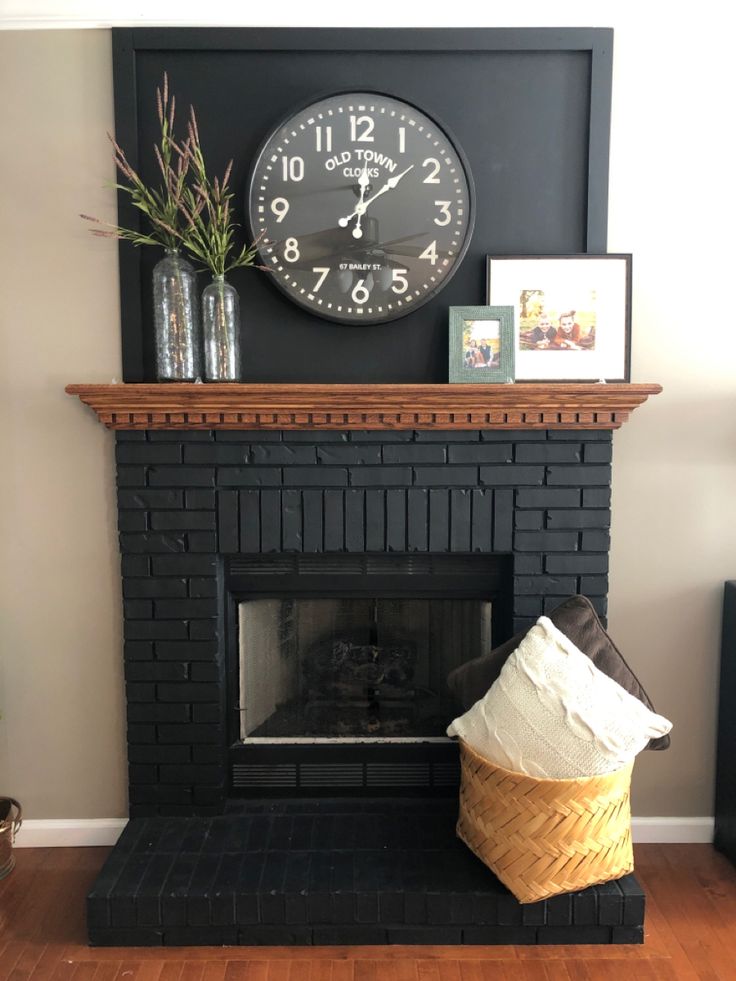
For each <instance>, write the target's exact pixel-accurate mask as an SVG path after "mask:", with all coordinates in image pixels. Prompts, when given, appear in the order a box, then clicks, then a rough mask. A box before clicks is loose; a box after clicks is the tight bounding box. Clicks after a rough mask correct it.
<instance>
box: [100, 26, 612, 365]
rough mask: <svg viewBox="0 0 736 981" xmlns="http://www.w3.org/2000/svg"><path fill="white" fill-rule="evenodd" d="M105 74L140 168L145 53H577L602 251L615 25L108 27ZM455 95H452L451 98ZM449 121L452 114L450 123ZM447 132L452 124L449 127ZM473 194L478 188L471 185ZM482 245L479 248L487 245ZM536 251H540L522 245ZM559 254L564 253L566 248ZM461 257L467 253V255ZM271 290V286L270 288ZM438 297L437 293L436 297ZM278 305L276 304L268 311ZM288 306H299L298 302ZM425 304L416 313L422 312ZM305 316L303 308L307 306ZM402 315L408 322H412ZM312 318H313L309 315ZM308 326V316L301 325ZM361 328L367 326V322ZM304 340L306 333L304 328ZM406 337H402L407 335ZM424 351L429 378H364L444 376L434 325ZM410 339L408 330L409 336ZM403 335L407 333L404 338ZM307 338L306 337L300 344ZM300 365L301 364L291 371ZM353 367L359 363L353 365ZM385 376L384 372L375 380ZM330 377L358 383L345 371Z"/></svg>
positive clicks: (129, 361) (140, 358)
mask: <svg viewBox="0 0 736 981" xmlns="http://www.w3.org/2000/svg"><path fill="white" fill-rule="evenodd" d="M112 39H113V71H114V87H115V119H116V137H117V139H118V141H119V142H120V144H121V145H122V146H123V147H124V148H125V150H126V153H127V154H128V158H129V160H130V163H131V165H132V166H133V167H134V168H137V167H138V166H139V152H138V151H139V147H138V144H139V136H140V128H139V120H138V118H137V104H138V84H139V83H138V66H137V59H138V57H139V55H142V54H145V53H148V54H150V53H151V52H158V51H160V52H162V53H166V52H174V51H179V52H183V51H186V52H188V53H190V54H191V53H196V54H198V53H200V52H201V53H202V54H203V55H204V54H207V53H210V54H211V53H214V52H217V53H220V52H233V51H237V52H259V53H263V52H282V53H283V52H289V51H294V52H305V51H312V52H353V51H354V52H380V53H383V54H386V55H391V57H392V58H393V57H394V56H395V58H396V59H402V58H403V57H405V55H406V53H417V52H423V53H425V54H427V55H428V56H431V55H432V54H434V53H437V54H438V55H439V54H440V53H442V54H447V53H448V52H450V53H453V54H456V55H457V57H458V58H464V57H467V56H468V55H481V56H482V55H483V54H484V53H485V54H498V53H505V54H508V53H512V54H513V53H518V52H535V53H539V52H542V53H549V52H575V53H583V54H585V55H586V56H587V58H588V71H587V79H588V91H587V92H586V93H584V97H585V99H586V100H587V102H586V104H587V105H588V107H589V119H588V125H587V136H588V146H587V166H586V174H585V177H586V185H585V186H584V187H581V188H580V195H581V200H580V202H579V203H580V206H581V209H582V212H583V214H584V219H585V221H584V224H585V228H584V232H583V235H582V239H583V240H581V241H580V243H579V245H580V248H579V251H580V252H605V251H606V229H607V216H608V215H607V213H608V155H609V130H610V114H611V77H612V47H613V31H612V29H609V28H538V29H537V28H528V29H527V28H499V29H496V28H488V29H471V28H456V29H435V28H424V29H404V28H401V29H393V28H377V29H373V28H353V29H337V28H267V29H256V28H242V29H216V28H211V29H210V28H207V29H200V28H132V29H131V28H116V29H114V30H113V32H112ZM461 96H462V99H463V100H465V101H466V102H467V100H475V104H476V105H477V106H478V109H479V111H482V107H483V105H484V100H486V99H487V95H486V93H485V92H483V91H477V92H474V91H463V92H462V93H461ZM459 97H460V96H459ZM448 123H449V124H450V125H452V120H451V119H448ZM453 128H454V127H453ZM478 191H479V192H480V189H478ZM118 213H119V220H120V223H121V224H122V225H125V226H127V227H133V228H135V227H137V226H138V219H139V213H138V212H137V211H136V209H134V208H133V207H132V206H131V204H130V200H129V197H128V195H126V194H124V193H122V192H119V195H118ZM143 251H144V250H142V249H135V248H133V247H131V246H130V245H129V244H128V243H124V242H123V243H121V244H120V290H121V317H122V360H123V380H124V381H125V382H140V381H145V380H150V379H151V378H152V377H153V375H152V358H151V352H150V346H151V341H150V338H149V337H147V334H148V333H150V331H148V329H147V323H146V318H147V312H146V310H145V307H146V303H145V296H144V293H145V291H144V289H143V282H144V276H145V273H146V271H147V267H146V265H145V262H146V261H148V260H147V259H146V260H145V261H144V259H143ZM486 251H487V250H486ZM529 251H530V252H538V251H539V248H530V249H529ZM562 251H566V252H568V251H570V249H569V248H564V249H562ZM465 261H466V262H467V261H468V260H467V257H466V260H465ZM477 278H478V290H479V293H478V296H477V297H474V296H467V297H465V299H464V302H467V303H471V302H475V301H477V302H480V300H481V292H480V291H481V289H482V286H481V279H482V270H480V269H479V270H478V277H477ZM273 292H274V294H276V293H277V292H278V291H276V290H275V289H274V290H273ZM443 295H444V294H443ZM275 309H278V307H275ZM295 309H299V308H296V307H295ZM425 310H427V307H425V308H423V310H419V311H417V313H416V315H415V316H417V317H419V318H421V317H422V314H423V312H424V311H425ZM305 316H308V315H306V312H305ZM411 316H412V315H411V314H410V315H409V317H407V318H405V319H406V320H409V319H410V318H411ZM315 319H318V318H315ZM305 323H308V321H305ZM366 329H369V328H366ZM307 336H308V334H307ZM408 336H409V335H407V338H408ZM428 336H429V338H430V344H431V346H432V351H431V354H430V356H428V357H427V358H426V359H425V360H426V366H425V365H424V364H422V366H421V368H419V367H418V368H417V371H420V370H421V371H424V372H425V373H426V375H427V376H428V377H425V378H424V379H421V378H419V377H418V376H416V375H415V376H413V377H411V378H408V377H407V378H399V377H396V371H397V370H398V369H397V368H396V367H394V366H393V365H390V364H375V363H373V364H367V365H366V367H365V369H362V368H361V370H364V371H365V373H366V377H365V378H364V379H362V380H365V381H384V380H385V381H400V380H407V381H419V380H425V381H430V382H431V381H444V380H445V378H444V377H441V378H440V377H436V374H437V370H438V366H439V365H440V364H443V363H444V364H445V365H446V347H445V349H444V350H440V349H439V348H440V347H441V346H442V343H443V341H442V337H441V333H440V332H439V331H438V329H437V326H436V323H435V325H434V327H433V333H432V332H430V333H429V334H428ZM415 339H416V335H411V342H415ZM409 342H410V341H409V340H408V339H407V343H409ZM307 344H308V341H305V342H304V346H305V347H306V346H307ZM293 360H294V362H295V363H296V364H301V362H302V361H303V358H302V356H301V352H296V354H295V356H294V358H293ZM294 370H296V371H299V370H301V369H300V368H296V369H292V374H293V372H294ZM304 370H305V371H306V372H307V375H306V376H305V377H299V378H297V377H294V378H291V376H290V377H289V379H286V380H301V381H308V380H322V379H321V378H320V379H317V378H310V377H309V374H308V372H309V370H310V368H309V364H307V365H306V366H305V369H304ZM355 370H358V369H355ZM383 374H388V377H385V378H384V377H383ZM253 380H259V381H260V380H271V381H277V380H279V379H278V378H271V377H268V378H264V377H258V378H255V379H253ZM333 380H357V379H354V378H353V377H350V378H345V379H338V378H334V379H333Z"/></svg>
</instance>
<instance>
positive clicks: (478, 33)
mask: <svg viewBox="0 0 736 981" xmlns="http://www.w3.org/2000/svg"><path fill="white" fill-rule="evenodd" d="M612 37H613V35H612V31H610V30H607V29H565V30H562V29H545V30H541V29H540V30H533V29H513V30H493V29H485V30H466V29H456V30H403V29H402V30H389V29H384V30H368V29H356V30H336V29H334V30H333V29H328V30H323V29H303V30H302V29H280V30H279V29H271V30H250V29H245V30H199V29H170V30H167V29H140V30H130V29H117V30H115V31H113V45H114V65H115V104H116V132H117V136H118V139H119V141H120V142H121V143H122V145H123V146H124V148H125V149H126V151H127V152H128V153H129V155H130V159H131V161H132V162H133V164H134V165H135V166H137V167H138V168H139V170H140V173H141V174H142V176H143V177H144V179H147V180H150V181H154V180H156V179H157V173H156V170H155V166H156V165H155V161H154V158H153V153H152V149H151V148H152V145H153V144H154V143H155V142H156V139H157V135H158V131H157V127H158V123H157V119H156V114H155V90H156V86H157V85H158V84H160V81H161V78H162V74H163V72H164V71H167V72H168V74H169V78H170V84H171V87H172V90H173V91H174V92H175V94H176V97H177V106H178V116H179V121H180V125H179V130H178V131H179V133H180V134H182V135H183V133H184V127H183V123H184V117H185V114H186V112H187V107H188V106H189V104H190V103H192V104H194V106H195V108H196V110H197V114H198V119H199V128H200V135H201V138H202V142H203V145H204V148H205V151H206V153H207V157H208V160H210V161H211V169H212V170H213V171H215V172H220V173H221V172H222V171H223V170H224V168H225V166H226V164H227V161H228V160H229V158H230V157H233V158H234V169H233V178H232V186H233V190H234V191H235V194H236V200H235V203H236V205H237V208H238V211H239V213H240V215H241V216H242V214H243V204H244V196H245V192H246V187H247V181H248V174H249V169H250V166H251V163H252V162H253V159H254V157H255V155H256V153H257V150H258V147H259V145H260V143H261V142H262V140H263V139H264V137H265V136H266V135H267V133H268V132H269V131H270V130H271V128H272V127H274V126H275V125H276V124H277V123H278V122H279V121H280V120H282V119H283V118H284V117H285V116H287V115H288V114H290V112H291V111H293V109H294V108H295V107H297V106H298V105H300V104H304V103H306V102H309V101H311V100H312V99H315V98H318V97H320V96H322V95H325V94H329V93H330V92H335V91H340V90H342V91H345V90H353V89H355V90H358V89H364V90H366V89H367V90H375V91H380V92H385V93H387V94H390V95H394V96H396V97H399V98H401V99H404V100H406V101H409V102H413V103H415V104H416V105H417V106H418V107H419V108H421V109H423V110H425V111H427V112H428V113H429V114H430V115H432V116H435V117H436V118H437V119H438V120H439V121H440V122H441V123H442V124H443V125H445V127H446V128H447V129H448V130H449V131H450V132H451V133H452V134H453V136H454V137H455V139H456V140H457V142H458V143H459V145H460V146H461V147H462V149H463V150H464V152H465V154H466V157H467V159H468V162H469V166H470V170H471V172H472V174H473V178H474V181H475V185H476V223H475V232H474V235H473V239H472V242H471V245H470V249H469V251H468V253H467V255H466V257H465V259H464V261H463V263H462V265H461V267H460V269H459V271H458V272H457V274H456V275H455V276H454V278H453V279H452V280H451V282H450V283H449V284H448V286H447V287H446V288H445V289H444V290H443V291H442V292H441V293H440V294H439V295H438V296H437V297H435V298H434V299H433V300H431V301H430V302H429V303H427V304H426V305H425V306H423V307H421V308H420V309H418V310H416V311H414V312H412V313H410V314H409V315H408V316H406V317H404V318H403V319H401V320H398V321H394V322H393V323H391V324H387V325H379V326H369V327H345V326H341V325H338V324H334V323H330V322H328V321H325V320H322V319H320V318H318V317H316V316H314V315H312V314H310V313H308V312H307V311H305V310H302V309H301V308H298V307H296V306H295V305H294V304H292V303H291V302H290V301H289V300H288V299H287V298H286V297H285V296H284V295H283V294H282V293H281V292H280V291H279V290H278V289H277V288H276V287H275V286H274V285H273V284H272V283H270V282H269V281H268V278H267V276H266V275H264V274H260V273H258V272H255V271H253V270H238V271H236V272H235V273H233V275H232V281H233V283H234V285H235V286H236V287H237V288H238V290H239V292H240V295H241V306H242V313H243V326H242V362H243V377H244V380H247V381H257V382H275V381H285V382H289V381H293V382H297V381H315V382H319V381H321V382H338V381H342V382H444V381H446V380H447V322H448V307H449V306H452V305H466V304H478V303H483V302H485V286H484V257H485V256H486V255H487V254H489V253H537V254H539V253H553V254H554V253H558V254H569V253H576V252H601V251H605V247H606V217H607V185H608V139H609V123H610V95H611V48H612ZM120 218H121V221H122V222H123V223H124V224H131V223H135V221H136V220H137V216H136V213H135V212H134V211H133V210H131V208H130V206H129V203H128V201H127V198H126V197H125V196H121V200H120ZM156 259H157V250H154V249H137V250H136V249H134V248H132V247H131V246H130V245H128V244H127V243H122V244H121V292H122V317H123V325H122V326H123V355H124V379H125V381H128V382H133V381H141V380H152V379H153V341H152V336H151V335H152V330H151V315H150V310H151V289H150V279H151V269H152V267H153V265H154V263H155V261H156ZM205 282H206V280H205V279H204V277H203V278H202V285H204V284H205Z"/></svg>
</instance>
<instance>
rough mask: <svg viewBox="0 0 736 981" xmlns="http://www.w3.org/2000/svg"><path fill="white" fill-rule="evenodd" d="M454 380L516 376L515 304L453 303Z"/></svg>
mask: <svg viewBox="0 0 736 981" xmlns="http://www.w3.org/2000/svg"><path fill="white" fill-rule="evenodd" d="M449 374H450V381H451V382H475V383H479V382H481V383H482V382H510V381H513V380H514V309H513V307H512V306H488V307H450V373H449Z"/></svg>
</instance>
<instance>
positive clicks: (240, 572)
mask: <svg viewBox="0 0 736 981" xmlns="http://www.w3.org/2000/svg"><path fill="white" fill-rule="evenodd" d="M469 562H470V563H471V565H469ZM496 566H497V557H496V556H487V555H484V556H481V555H472V556H467V555H448V554H446V553H443V554H441V555H433V554H431V553H427V554H422V553H420V552H410V553H407V554H400V553H396V552H393V553H388V554H381V553H378V552H365V553H357V552H356V553H354V554H349V553H344V552H341V553H338V554H334V555H332V554H330V553H327V552H321V553H318V554H315V555H310V554H303V553H302V554H292V553H281V554H275V555H256V554H253V555H238V556H235V557H233V558H231V559H230V560H229V566H228V568H229V571H230V574H231V575H236V576H254V575H257V576H295V575H300V576H335V575H340V576H398V575H401V576H431V575H442V576H465V577H467V576H468V575H475V576H477V575H487V574H489V573H490V572H491V571H493V570H494V569H495V568H496Z"/></svg>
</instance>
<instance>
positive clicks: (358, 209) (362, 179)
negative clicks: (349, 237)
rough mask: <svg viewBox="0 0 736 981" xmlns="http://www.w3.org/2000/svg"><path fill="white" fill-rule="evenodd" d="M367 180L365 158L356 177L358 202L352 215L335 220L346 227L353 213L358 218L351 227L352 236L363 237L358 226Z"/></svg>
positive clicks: (368, 180)
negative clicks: (358, 192)
mask: <svg viewBox="0 0 736 981" xmlns="http://www.w3.org/2000/svg"><path fill="white" fill-rule="evenodd" d="M369 182H370V179H369V177H368V161H367V160H366V162H365V163H364V164H363V170H362V171H361V174H360V177H359V178H358V185H359V187H360V199H359V201H358V204H357V205H356V208H355V211H354V212H353V213H352V215H348V217H347V218H340V219H339V220H338V222H337V223H338V225H339V226H340V228H347V226H348V223H349V221H350V219H351V218H353V217H354V216H355V215H357V216H358V220H357V221H356V223H355V228H354V229H353V238H362V237H363V231H362V229H361V227H360V223H361V219H362V217H363V213H364V211H365V209H364V208H363V198H364V197H365V192H366V190H367V189H368V184H369Z"/></svg>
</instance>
